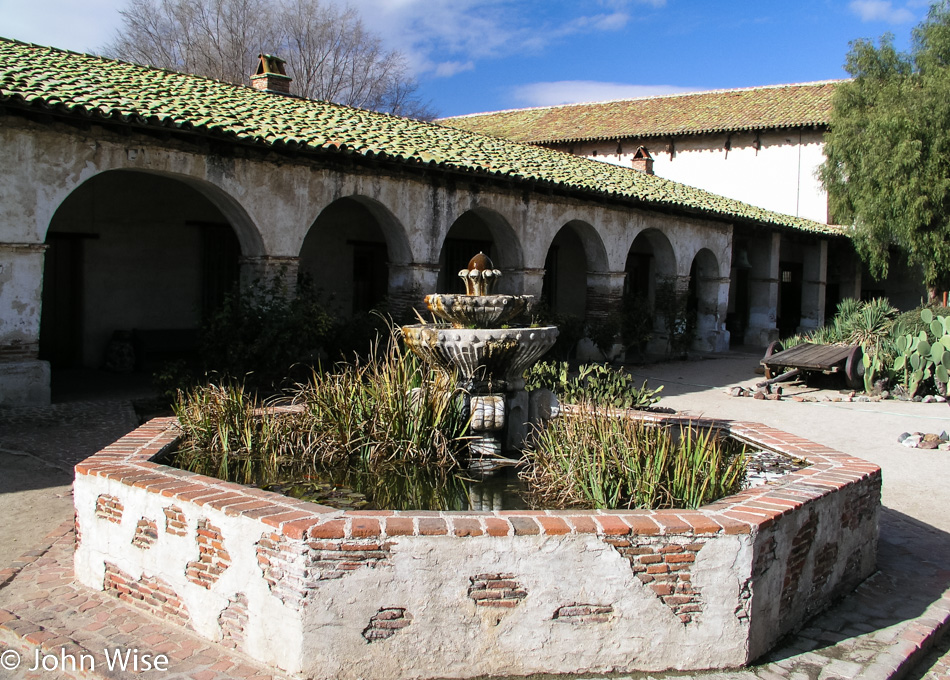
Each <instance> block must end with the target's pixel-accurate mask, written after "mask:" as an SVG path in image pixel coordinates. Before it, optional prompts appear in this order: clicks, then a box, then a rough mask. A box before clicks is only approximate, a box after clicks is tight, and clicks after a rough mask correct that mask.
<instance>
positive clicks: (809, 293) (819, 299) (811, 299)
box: [797, 240, 828, 333]
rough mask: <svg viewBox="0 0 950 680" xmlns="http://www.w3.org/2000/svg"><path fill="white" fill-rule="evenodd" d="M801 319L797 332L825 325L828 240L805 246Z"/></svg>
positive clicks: (804, 331) (805, 331)
mask: <svg viewBox="0 0 950 680" xmlns="http://www.w3.org/2000/svg"><path fill="white" fill-rule="evenodd" d="M802 277H803V280H802V320H801V325H800V326H799V327H798V331H797V332H799V333H807V332H809V331H813V330H815V329H816V328H820V327H821V326H824V325H825V288H826V286H827V283H828V241H826V240H821V241H818V242H817V243H814V244H811V245H809V246H806V247H805V261H804V263H803V266H802Z"/></svg>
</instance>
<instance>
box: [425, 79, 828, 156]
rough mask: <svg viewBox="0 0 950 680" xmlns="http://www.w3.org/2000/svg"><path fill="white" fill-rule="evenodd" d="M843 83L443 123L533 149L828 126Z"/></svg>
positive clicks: (579, 106)
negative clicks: (837, 90) (837, 89)
mask: <svg viewBox="0 0 950 680" xmlns="http://www.w3.org/2000/svg"><path fill="white" fill-rule="evenodd" d="M839 82H841V81H837V80H834V81H822V82H817V83H797V84H792V85H771V86H767V87H752V88H743V89H738V90H716V91H712V92H694V93H689V94H675V95H664V96H658V97H642V98H639V99H622V100H617V101H608V102H598V103H592V104H564V105H561V106H545V107H538V108H531V109H514V110H510V111H495V112H491V113H475V114H470V115H467V116H455V117H452V118H443V119H441V120H439V121H438V122H439V123H441V124H443V125H449V126H452V127H456V128H459V129H463V130H469V131H471V132H481V133H484V134H490V135H495V136H498V137H504V138H506V139H512V140H515V141H519V142H530V143H534V144H540V143H553V142H576V141H595V140H605V139H622V138H630V137H669V136H675V135H692V134H703V133H713V132H729V131H743V130H764V129H770V128H797V127H807V126H815V125H817V126H822V125H827V124H828V119H829V115H830V113H831V96H832V94H833V93H834V89H835V86H836V85H837V83H839Z"/></svg>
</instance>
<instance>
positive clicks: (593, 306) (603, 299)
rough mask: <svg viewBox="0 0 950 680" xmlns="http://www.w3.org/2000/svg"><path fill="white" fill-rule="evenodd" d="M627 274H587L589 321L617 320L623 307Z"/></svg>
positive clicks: (587, 313) (587, 316)
mask: <svg viewBox="0 0 950 680" xmlns="http://www.w3.org/2000/svg"><path fill="white" fill-rule="evenodd" d="M626 278H627V272H587V311H586V314H585V316H586V318H587V321H604V320H606V319H608V318H609V317H611V316H613V317H614V318H617V315H618V314H619V313H620V311H621V308H622V306H623V283H624V281H625V280H626Z"/></svg>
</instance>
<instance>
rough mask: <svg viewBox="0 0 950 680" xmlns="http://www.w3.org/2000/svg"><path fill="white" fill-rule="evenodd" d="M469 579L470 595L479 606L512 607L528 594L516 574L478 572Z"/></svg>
mask: <svg viewBox="0 0 950 680" xmlns="http://www.w3.org/2000/svg"><path fill="white" fill-rule="evenodd" d="M469 581H471V585H470V586H469V588H468V596H469V597H470V598H471V599H472V600H473V601H474V602H475V604H476V605H477V606H479V607H498V608H502V609H511V608H512V607H517V606H518V605H519V604H521V601H522V600H523V599H524V598H525V597H527V595H528V591H526V590H525V589H524V588H522V587H521V584H519V583H518V582H517V581H516V580H515V575H514V574H501V573H499V574H476V575H475V576H471V577H469Z"/></svg>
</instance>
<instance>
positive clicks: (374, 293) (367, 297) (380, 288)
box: [351, 241, 389, 314]
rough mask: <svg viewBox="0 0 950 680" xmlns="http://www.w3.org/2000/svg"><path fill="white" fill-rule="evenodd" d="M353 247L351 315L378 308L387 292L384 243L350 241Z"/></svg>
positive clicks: (386, 253)
mask: <svg viewBox="0 0 950 680" xmlns="http://www.w3.org/2000/svg"><path fill="white" fill-rule="evenodd" d="M351 244H352V246H353V313H354V314H359V313H360V312H368V311H370V310H372V309H376V308H377V307H379V305H380V303H381V302H382V301H383V300H384V299H385V298H386V293H387V292H388V290H389V265H388V263H387V259H388V250H387V249H386V244H385V243H373V242H365V241H351Z"/></svg>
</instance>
